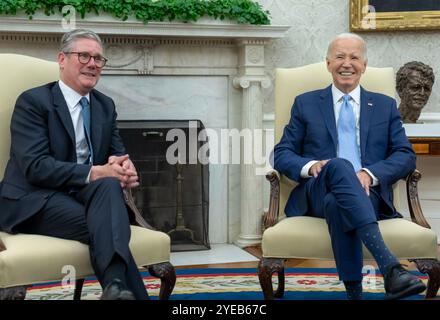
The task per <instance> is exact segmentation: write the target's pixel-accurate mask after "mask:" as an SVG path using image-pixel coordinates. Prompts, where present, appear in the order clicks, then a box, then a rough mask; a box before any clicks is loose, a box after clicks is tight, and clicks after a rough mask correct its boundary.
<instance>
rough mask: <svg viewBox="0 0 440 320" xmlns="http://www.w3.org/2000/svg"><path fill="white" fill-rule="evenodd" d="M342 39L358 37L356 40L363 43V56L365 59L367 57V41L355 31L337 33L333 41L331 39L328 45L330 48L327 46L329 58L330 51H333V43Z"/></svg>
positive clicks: (328, 56)
mask: <svg viewBox="0 0 440 320" xmlns="http://www.w3.org/2000/svg"><path fill="white" fill-rule="evenodd" d="M340 39H356V40H359V41H360V42H361V44H362V56H363V58H364V59H365V60H366V59H367V43H366V42H365V40H364V39H363V38H362V37H361V36H359V35H357V34H355V33H348V32H347V33H341V34H339V35H337V36H336V37H334V38H333V40H332V41H330V43H329V45H328V48H327V58H330V53H331V51H332V48H333V44H334V43H335V42H336V41H337V40H340Z"/></svg>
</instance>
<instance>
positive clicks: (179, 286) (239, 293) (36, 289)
mask: <svg viewBox="0 0 440 320" xmlns="http://www.w3.org/2000/svg"><path fill="white" fill-rule="evenodd" d="M176 273H177V281H176V286H175V288H174V291H173V294H172V296H171V300H212V299H215V300H224V299H226V300H262V299H263V294H262V292H261V288H260V284H259V281H258V275H257V270H256V269H253V268H241V269H215V268H210V269H177V270H176ZM415 274H416V275H418V276H420V278H421V279H422V280H423V281H425V283H426V281H427V277H426V276H424V275H422V274H420V273H415ZM142 276H143V279H144V283H145V287H146V288H147V290H148V293H149V295H150V297H151V299H157V296H158V294H159V287H160V281H159V280H158V279H157V278H153V277H151V276H150V275H149V274H148V272H143V273H142ZM274 281H275V282H276V277H274ZM73 291H74V290H73V286H65V287H63V286H61V283H59V282H57V283H43V284H38V285H34V286H32V287H30V288H28V290H27V295H26V300H72V299H73ZM383 292H384V290H383V278H382V276H381V275H380V274H375V271H373V272H370V273H369V274H368V275H366V276H365V277H364V299H383V296H384V294H383ZM100 296H101V287H100V286H99V284H98V283H97V281H96V279H95V278H88V279H86V282H85V284H84V288H83V292H82V299H83V300H98V299H99V297H100ZM423 297H424V296H423V295H417V296H413V297H411V299H423ZM283 299H285V300H339V299H345V290H344V286H343V284H342V282H340V281H339V279H338V276H337V274H336V270H335V269H322V268H320V269H309V268H307V269H305V268H288V269H286V292H285V295H284V297H283Z"/></svg>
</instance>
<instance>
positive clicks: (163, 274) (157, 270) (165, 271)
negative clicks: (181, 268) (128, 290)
mask: <svg viewBox="0 0 440 320" xmlns="http://www.w3.org/2000/svg"><path fill="white" fill-rule="evenodd" d="M148 271H149V272H150V274H151V275H152V276H153V277H156V278H159V279H160V292H159V299H160V300H168V299H169V298H170V295H171V292H173V289H174V285H175V284H176V271H175V270H174V267H173V265H172V264H171V263H169V262H164V263H158V264H154V265H151V266H148Z"/></svg>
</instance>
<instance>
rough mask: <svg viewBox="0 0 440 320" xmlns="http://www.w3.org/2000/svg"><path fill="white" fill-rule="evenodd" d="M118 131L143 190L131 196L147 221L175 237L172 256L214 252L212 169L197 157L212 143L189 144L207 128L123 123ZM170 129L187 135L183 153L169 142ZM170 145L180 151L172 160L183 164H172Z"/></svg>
mask: <svg viewBox="0 0 440 320" xmlns="http://www.w3.org/2000/svg"><path fill="white" fill-rule="evenodd" d="M118 128H119V133H120V135H121V138H122V139H123V141H124V144H125V147H126V149H127V153H128V154H129V155H130V159H131V160H132V161H133V163H134V165H135V167H136V169H137V171H138V175H139V183H140V185H139V187H137V188H135V189H133V190H132V194H133V196H134V199H135V203H136V206H137V208H138V209H139V211H140V212H141V214H142V216H143V218H144V219H145V220H146V221H147V222H148V223H149V224H150V225H151V226H153V227H154V228H156V229H157V230H160V231H163V232H165V233H167V234H168V235H169V236H170V238H171V251H173V252H176V251H193V250H206V249H210V244H209V236H208V233H209V232H208V226H209V221H208V219H209V164H207V163H206V162H205V161H203V160H202V161H200V159H199V157H198V156H197V154H198V151H199V150H200V148H201V147H202V145H205V144H206V143H207V142H206V141H198V139H196V140H194V139H191V141H189V140H190V137H191V135H192V137H193V138H194V135H196V136H198V135H199V133H200V131H201V130H203V129H204V126H203V123H202V122H201V121H199V120H142V121H137V120H120V121H118ZM170 130H173V132H171V133H175V132H176V130H177V131H178V132H179V133H182V134H180V135H179V139H181V138H182V137H183V138H184V139H185V143H184V146H185V150H184V152H182V154H178V152H177V149H175V148H173V145H174V147H175V146H176V144H175V143H176V139H174V140H172V141H167V139H166V137H167V134H168V133H169V131H170ZM171 136H174V135H171ZM175 138H176V137H175ZM170 146H171V147H172V148H173V149H170V150H174V151H175V152H171V153H169V155H171V156H174V157H173V158H174V159H176V158H177V157H180V158H179V159H180V161H177V162H176V163H170V161H168V160H167V156H166V155H167V150H168V149H169V148H170ZM205 148H206V146H205ZM178 150H179V151H180V152H181V151H182V149H178ZM171 162H173V161H171Z"/></svg>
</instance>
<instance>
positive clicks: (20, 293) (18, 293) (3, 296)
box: [0, 286, 27, 300]
mask: <svg viewBox="0 0 440 320" xmlns="http://www.w3.org/2000/svg"><path fill="white" fill-rule="evenodd" d="M26 288H27V286H17V287H10V288H1V289H0V300H24V299H25V298H26Z"/></svg>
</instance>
